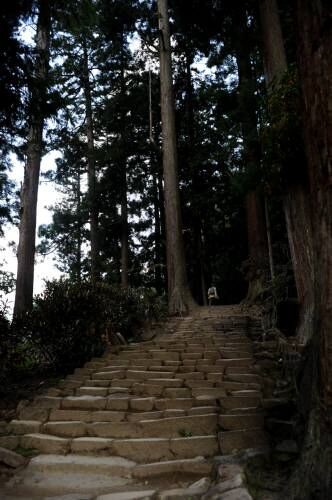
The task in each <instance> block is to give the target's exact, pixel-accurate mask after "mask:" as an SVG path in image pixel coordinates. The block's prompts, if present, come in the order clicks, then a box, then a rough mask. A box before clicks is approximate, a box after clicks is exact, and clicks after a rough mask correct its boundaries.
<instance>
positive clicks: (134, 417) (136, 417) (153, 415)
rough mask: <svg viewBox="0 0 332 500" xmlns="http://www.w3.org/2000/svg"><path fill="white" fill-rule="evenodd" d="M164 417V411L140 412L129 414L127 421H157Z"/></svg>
mask: <svg viewBox="0 0 332 500" xmlns="http://www.w3.org/2000/svg"><path fill="white" fill-rule="evenodd" d="M163 417H164V412H163V411H140V412H135V413H133V412H128V413H127V415H126V419H127V421H128V422H139V421H140V420H146V419H157V418H163Z"/></svg>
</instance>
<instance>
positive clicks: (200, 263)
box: [185, 49, 207, 305]
mask: <svg viewBox="0 0 332 500" xmlns="http://www.w3.org/2000/svg"><path fill="white" fill-rule="evenodd" d="M185 61H186V99H185V105H186V129H187V137H188V141H187V145H188V147H187V148H186V151H187V157H186V161H187V163H188V167H189V169H188V170H189V172H190V176H191V182H192V193H193V200H194V196H195V195H197V193H199V192H200V180H199V177H198V172H197V168H195V165H193V164H192V161H191V158H192V157H194V156H195V112H194V107H193V102H194V91H193V83H192V75H191V65H192V63H193V56H192V53H191V51H190V49H188V50H186V53H185ZM198 214H199V207H197V206H196V204H195V203H194V202H193V203H192V214H191V216H192V228H193V247H194V259H195V265H194V273H195V278H196V279H194V282H196V283H197V293H198V296H199V295H201V300H202V303H203V304H204V305H207V288H206V282H205V267H204V252H203V245H202V223H201V218H200V217H199V215H198Z"/></svg>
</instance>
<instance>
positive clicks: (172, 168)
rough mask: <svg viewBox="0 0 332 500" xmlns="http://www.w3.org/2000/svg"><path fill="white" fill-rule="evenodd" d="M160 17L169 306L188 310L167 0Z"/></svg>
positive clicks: (163, 0)
mask: <svg viewBox="0 0 332 500" xmlns="http://www.w3.org/2000/svg"><path fill="white" fill-rule="evenodd" d="M158 17H159V52H160V93H161V120H162V136H163V169H164V183H165V216H166V248H167V278H168V310H169V313H170V314H183V313H185V314H186V313H188V311H189V310H190V309H191V308H192V307H193V306H194V301H193V298H192V295H191V292H190V289H189V285H188V281H187V272H186V261H185V255H184V244H183V236H182V221H181V204H180V192H179V182H178V165H177V146H176V131H175V111H174V97H173V86H172V69H171V46H170V32H169V19H168V3H167V0H158Z"/></svg>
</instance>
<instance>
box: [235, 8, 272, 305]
mask: <svg viewBox="0 0 332 500" xmlns="http://www.w3.org/2000/svg"><path fill="white" fill-rule="evenodd" d="M233 23H234V26H235V27H236V30H237V31H236V34H237V36H236V60H237V67H238V75H239V87H238V93H239V109H240V117H241V118H240V119H241V125H242V137H243V150H244V151H243V159H244V168H245V169H246V171H247V172H248V173H249V177H250V176H252V177H256V176H257V171H258V169H259V166H260V162H261V148H260V141H259V137H258V132H257V111H256V97H255V90H256V82H255V80H254V77H253V71H252V66H251V54H250V40H249V32H248V22H247V14H246V9H245V7H240V8H237V9H236V10H235V11H234V14H233ZM249 182H250V183H251V184H253V181H250V180H249ZM246 211H247V232H248V253H249V259H248V276H247V277H248V279H249V287H248V293H247V298H246V300H247V301H248V302H255V301H256V300H257V298H258V296H259V295H260V293H261V292H262V290H263V289H264V287H265V285H266V281H267V262H268V259H270V260H271V261H273V256H272V254H271V255H270V256H269V255H268V251H269V247H268V242H267V233H266V226H265V221H264V215H263V214H264V207H263V204H262V200H261V197H260V196H259V193H258V192H257V191H255V190H254V189H252V188H251V189H250V190H249V191H248V193H247V196H246ZM271 248H272V247H271Z"/></svg>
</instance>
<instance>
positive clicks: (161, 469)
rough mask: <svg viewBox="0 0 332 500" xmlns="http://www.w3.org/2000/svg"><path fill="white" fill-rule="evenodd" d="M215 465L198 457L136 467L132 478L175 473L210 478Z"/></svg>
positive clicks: (146, 477)
mask: <svg viewBox="0 0 332 500" xmlns="http://www.w3.org/2000/svg"><path fill="white" fill-rule="evenodd" d="M212 468H213V463H212V462H209V461H208V460H206V459H205V458H203V457H201V456H198V457H195V458H185V459H182V460H168V461H163V462H152V463H148V464H142V465H136V467H134V468H133V469H132V476H133V477H134V478H136V479H149V478H154V477H159V476H164V475H169V474H174V473H185V474H190V475H191V474H192V475H198V476H201V477H203V476H209V475H210V474H211V473H212Z"/></svg>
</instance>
